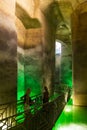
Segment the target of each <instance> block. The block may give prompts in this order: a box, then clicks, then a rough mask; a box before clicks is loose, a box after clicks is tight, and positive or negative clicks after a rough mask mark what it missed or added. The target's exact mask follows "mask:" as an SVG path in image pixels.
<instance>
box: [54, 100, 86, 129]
mask: <svg viewBox="0 0 87 130" xmlns="http://www.w3.org/2000/svg"><path fill="white" fill-rule="evenodd" d="M52 130H87V107H78V106H73V105H72V100H71V99H70V100H69V102H68V103H67V105H66V106H65V108H64V110H63V112H62V114H61V115H60V117H59V119H58V120H57V121H56V123H55V125H54V127H53V129H52Z"/></svg>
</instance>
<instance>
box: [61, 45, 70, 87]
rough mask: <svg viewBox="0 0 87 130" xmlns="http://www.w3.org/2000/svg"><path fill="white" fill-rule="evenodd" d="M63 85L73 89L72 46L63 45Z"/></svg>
mask: <svg viewBox="0 0 87 130" xmlns="http://www.w3.org/2000/svg"><path fill="white" fill-rule="evenodd" d="M61 83H62V84H65V85H66V86H68V87H72V46H71V43H68V44H66V43H62V54H61Z"/></svg>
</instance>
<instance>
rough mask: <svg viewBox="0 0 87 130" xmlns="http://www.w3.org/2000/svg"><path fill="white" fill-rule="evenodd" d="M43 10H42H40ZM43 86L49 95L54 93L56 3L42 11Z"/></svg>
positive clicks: (57, 12)
mask: <svg viewBox="0 0 87 130" xmlns="http://www.w3.org/2000/svg"><path fill="white" fill-rule="evenodd" d="M42 9H43V8H42ZM42 12H43V16H42V19H43V23H42V25H43V26H42V27H43V32H44V33H43V86H47V88H48V91H49V93H50V95H52V94H53V92H54V80H55V33H56V27H57V22H58V21H57V20H58V19H57V16H58V14H59V9H58V3H57V2H52V3H50V4H49V5H48V6H46V8H45V9H43V11H42Z"/></svg>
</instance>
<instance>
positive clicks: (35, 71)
mask: <svg viewBox="0 0 87 130" xmlns="http://www.w3.org/2000/svg"><path fill="white" fill-rule="evenodd" d="M28 51H29V53H28ZM39 51H40V52H39ZM41 53H42V48H40V50H39V49H38V47H34V48H32V49H28V50H25V68H24V78H25V89H27V88H28V87H29V88H31V96H34V95H38V94H40V93H41V91H42V54H41Z"/></svg>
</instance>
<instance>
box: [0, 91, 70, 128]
mask: <svg viewBox="0 0 87 130" xmlns="http://www.w3.org/2000/svg"><path fill="white" fill-rule="evenodd" d="M65 97H66V96H65V93H62V94H61V95H59V96H58V97H56V98H55V99H54V100H52V101H50V102H48V103H45V104H42V103H41V104H40V103H38V102H37V101H38V100H37V99H38V98H41V97H37V99H35V98H33V100H35V104H34V105H33V106H31V108H30V109H29V110H28V111H24V109H23V111H22V112H18V113H17V112H16V113H15V114H13V115H10V116H9V117H8V116H6V117H4V118H2V119H1V120H0V130H8V129H13V130H17V129H19V127H20V128H21V130H27V129H29V130H44V129H45V130H49V129H51V128H52V126H53V124H54V122H55V121H56V119H57V118H58V115H59V114H60V113H61V111H62V109H63V108H64V106H65V103H66V101H65ZM68 98H69V96H67V100H68ZM21 103H22V107H23V102H22V101H20V102H19V104H21ZM15 104H16V105H17V103H15ZM15 107H16V106H15ZM7 108H8V106H7V107H6V108H5V110H6V109H7ZM5 110H4V112H5ZM26 113H27V116H26Z"/></svg>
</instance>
